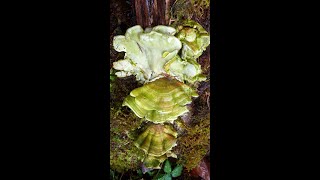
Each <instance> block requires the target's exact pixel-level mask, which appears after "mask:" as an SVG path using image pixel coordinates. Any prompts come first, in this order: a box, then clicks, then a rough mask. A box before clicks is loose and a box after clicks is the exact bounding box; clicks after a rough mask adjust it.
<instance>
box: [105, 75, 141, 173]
mask: <svg viewBox="0 0 320 180" xmlns="http://www.w3.org/2000/svg"><path fill="white" fill-rule="evenodd" d="M136 86H137V84H136V83H135V81H131V79H130V78H124V79H118V78H117V79H116V80H115V82H114V83H113V86H112V89H111V98H110V100H111V102H110V106H111V108H110V168H111V169H113V170H115V171H117V172H120V173H123V172H126V171H128V170H136V169H138V168H139V167H140V164H141V160H142V158H143V156H144V153H143V151H141V150H140V149H138V148H136V147H135V146H134V144H133V139H132V138H130V137H129V135H130V133H132V132H134V130H135V129H137V128H138V127H139V126H140V125H141V123H142V119H140V118H138V117H137V116H136V115H135V114H134V113H133V112H132V111H130V109H129V108H127V107H123V106H122V101H123V99H124V97H125V96H127V95H128V94H129V93H130V91H131V90H132V89H134V88H135V87H136Z"/></svg>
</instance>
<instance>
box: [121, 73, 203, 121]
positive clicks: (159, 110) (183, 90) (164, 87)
mask: <svg viewBox="0 0 320 180" xmlns="http://www.w3.org/2000/svg"><path fill="white" fill-rule="evenodd" d="M192 97H198V94H197V92H196V91H195V90H193V89H192V88H191V87H189V86H187V85H185V84H183V83H181V82H180V81H177V80H175V79H170V78H160V79H157V80H155V81H152V82H149V83H147V84H145V85H144V86H142V87H139V88H136V89H134V90H133V91H131V93H130V95H129V96H127V97H126V98H125V100H124V102H123V105H124V106H128V107H129V108H130V109H131V110H132V111H133V112H134V113H135V114H136V115H137V116H138V117H140V118H145V119H146V120H148V121H152V122H153V123H164V122H170V123H173V121H174V120H176V119H177V118H178V117H179V116H181V115H183V114H184V113H186V112H188V111H189V110H188V109H187V107H186V105H187V104H189V103H191V102H192Z"/></svg>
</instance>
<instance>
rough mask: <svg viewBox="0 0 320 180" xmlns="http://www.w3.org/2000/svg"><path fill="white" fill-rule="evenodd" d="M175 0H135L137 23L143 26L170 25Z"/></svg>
mask: <svg viewBox="0 0 320 180" xmlns="http://www.w3.org/2000/svg"><path fill="white" fill-rule="evenodd" d="M173 1H174V0H134V5H135V12H136V20H137V24H139V25H141V26H142V27H143V28H146V27H153V26H157V25H168V24H169V20H170V8H171V5H172V4H173Z"/></svg>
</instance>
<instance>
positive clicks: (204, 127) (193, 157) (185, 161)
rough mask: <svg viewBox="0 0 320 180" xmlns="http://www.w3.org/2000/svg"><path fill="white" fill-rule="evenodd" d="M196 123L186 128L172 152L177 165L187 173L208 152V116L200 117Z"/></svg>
mask: <svg viewBox="0 0 320 180" xmlns="http://www.w3.org/2000/svg"><path fill="white" fill-rule="evenodd" d="M198 121H199V122H198V123H197V124H195V125H192V126H189V127H187V128H186V131H187V134H186V135H183V136H181V137H180V138H179V139H178V142H179V145H178V146H177V147H176V148H174V150H173V152H174V153H176V154H178V162H177V163H178V164H182V165H183V166H184V167H186V169H187V170H188V171H190V170H192V169H193V168H195V167H196V166H197V165H198V164H199V163H200V161H201V160H202V159H203V157H204V156H205V155H206V153H207V152H208V149H209V146H210V114H209V113H207V114H206V115H204V116H202V117H200V119H198Z"/></svg>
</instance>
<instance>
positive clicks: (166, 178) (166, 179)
mask: <svg viewBox="0 0 320 180" xmlns="http://www.w3.org/2000/svg"><path fill="white" fill-rule="evenodd" d="M163 179H164V180H171V179H172V178H171V174H166V175H164V176H163Z"/></svg>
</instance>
